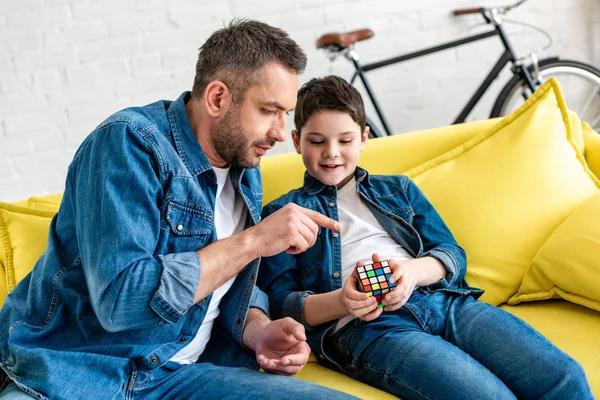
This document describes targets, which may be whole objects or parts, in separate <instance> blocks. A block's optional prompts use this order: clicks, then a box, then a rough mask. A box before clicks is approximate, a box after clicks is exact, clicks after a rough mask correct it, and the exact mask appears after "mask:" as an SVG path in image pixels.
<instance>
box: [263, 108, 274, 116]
mask: <svg viewBox="0 0 600 400" xmlns="http://www.w3.org/2000/svg"><path fill="white" fill-rule="evenodd" d="M262 111H263V113H265V114H267V115H274V114H276V113H277V111H275V110H267V109H266V108H263V109H262Z"/></svg>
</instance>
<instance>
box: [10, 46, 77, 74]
mask: <svg viewBox="0 0 600 400" xmlns="http://www.w3.org/2000/svg"><path fill="white" fill-rule="evenodd" d="M13 58H14V63H15V68H16V70H17V71H19V72H34V71H37V70H40V69H47V68H66V67H67V66H69V65H72V64H73V63H74V62H75V52H74V51H73V49H70V48H59V49H43V50H37V49H35V50H26V51H19V52H17V53H15V54H14V55H13Z"/></svg>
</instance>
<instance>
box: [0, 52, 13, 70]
mask: <svg viewBox="0 0 600 400" xmlns="http://www.w3.org/2000/svg"><path fill="white" fill-rule="evenodd" d="M0 71H1V72H2V73H4V72H5V71H14V64H13V57H12V56H11V55H10V54H8V51H6V50H0Z"/></svg>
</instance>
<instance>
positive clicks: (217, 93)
mask: <svg viewBox="0 0 600 400" xmlns="http://www.w3.org/2000/svg"><path fill="white" fill-rule="evenodd" d="M231 100H232V96H231V91H230V90H229V88H228V87H227V85H226V84H225V83H223V82H222V81H212V82H210V83H209V84H208V86H206V90H205V91H204V104H205V105H206V112H207V113H208V115H210V116H211V117H215V118H220V117H222V116H223V115H225V114H226V113H227V110H228V109H229V106H230V105H231Z"/></svg>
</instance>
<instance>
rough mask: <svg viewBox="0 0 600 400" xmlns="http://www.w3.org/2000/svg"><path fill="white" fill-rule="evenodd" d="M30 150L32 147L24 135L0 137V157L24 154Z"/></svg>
mask: <svg viewBox="0 0 600 400" xmlns="http://www.w3.org/2000/svg"><path fill="white" fill-rule="evenodd" d="M31 152H32V147H31V145H30V144H29V139H28V138H27V137H26V136H3V137H0V158H8V157H15V156H24V155H27V154H30V153H31Z"/></svg>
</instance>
